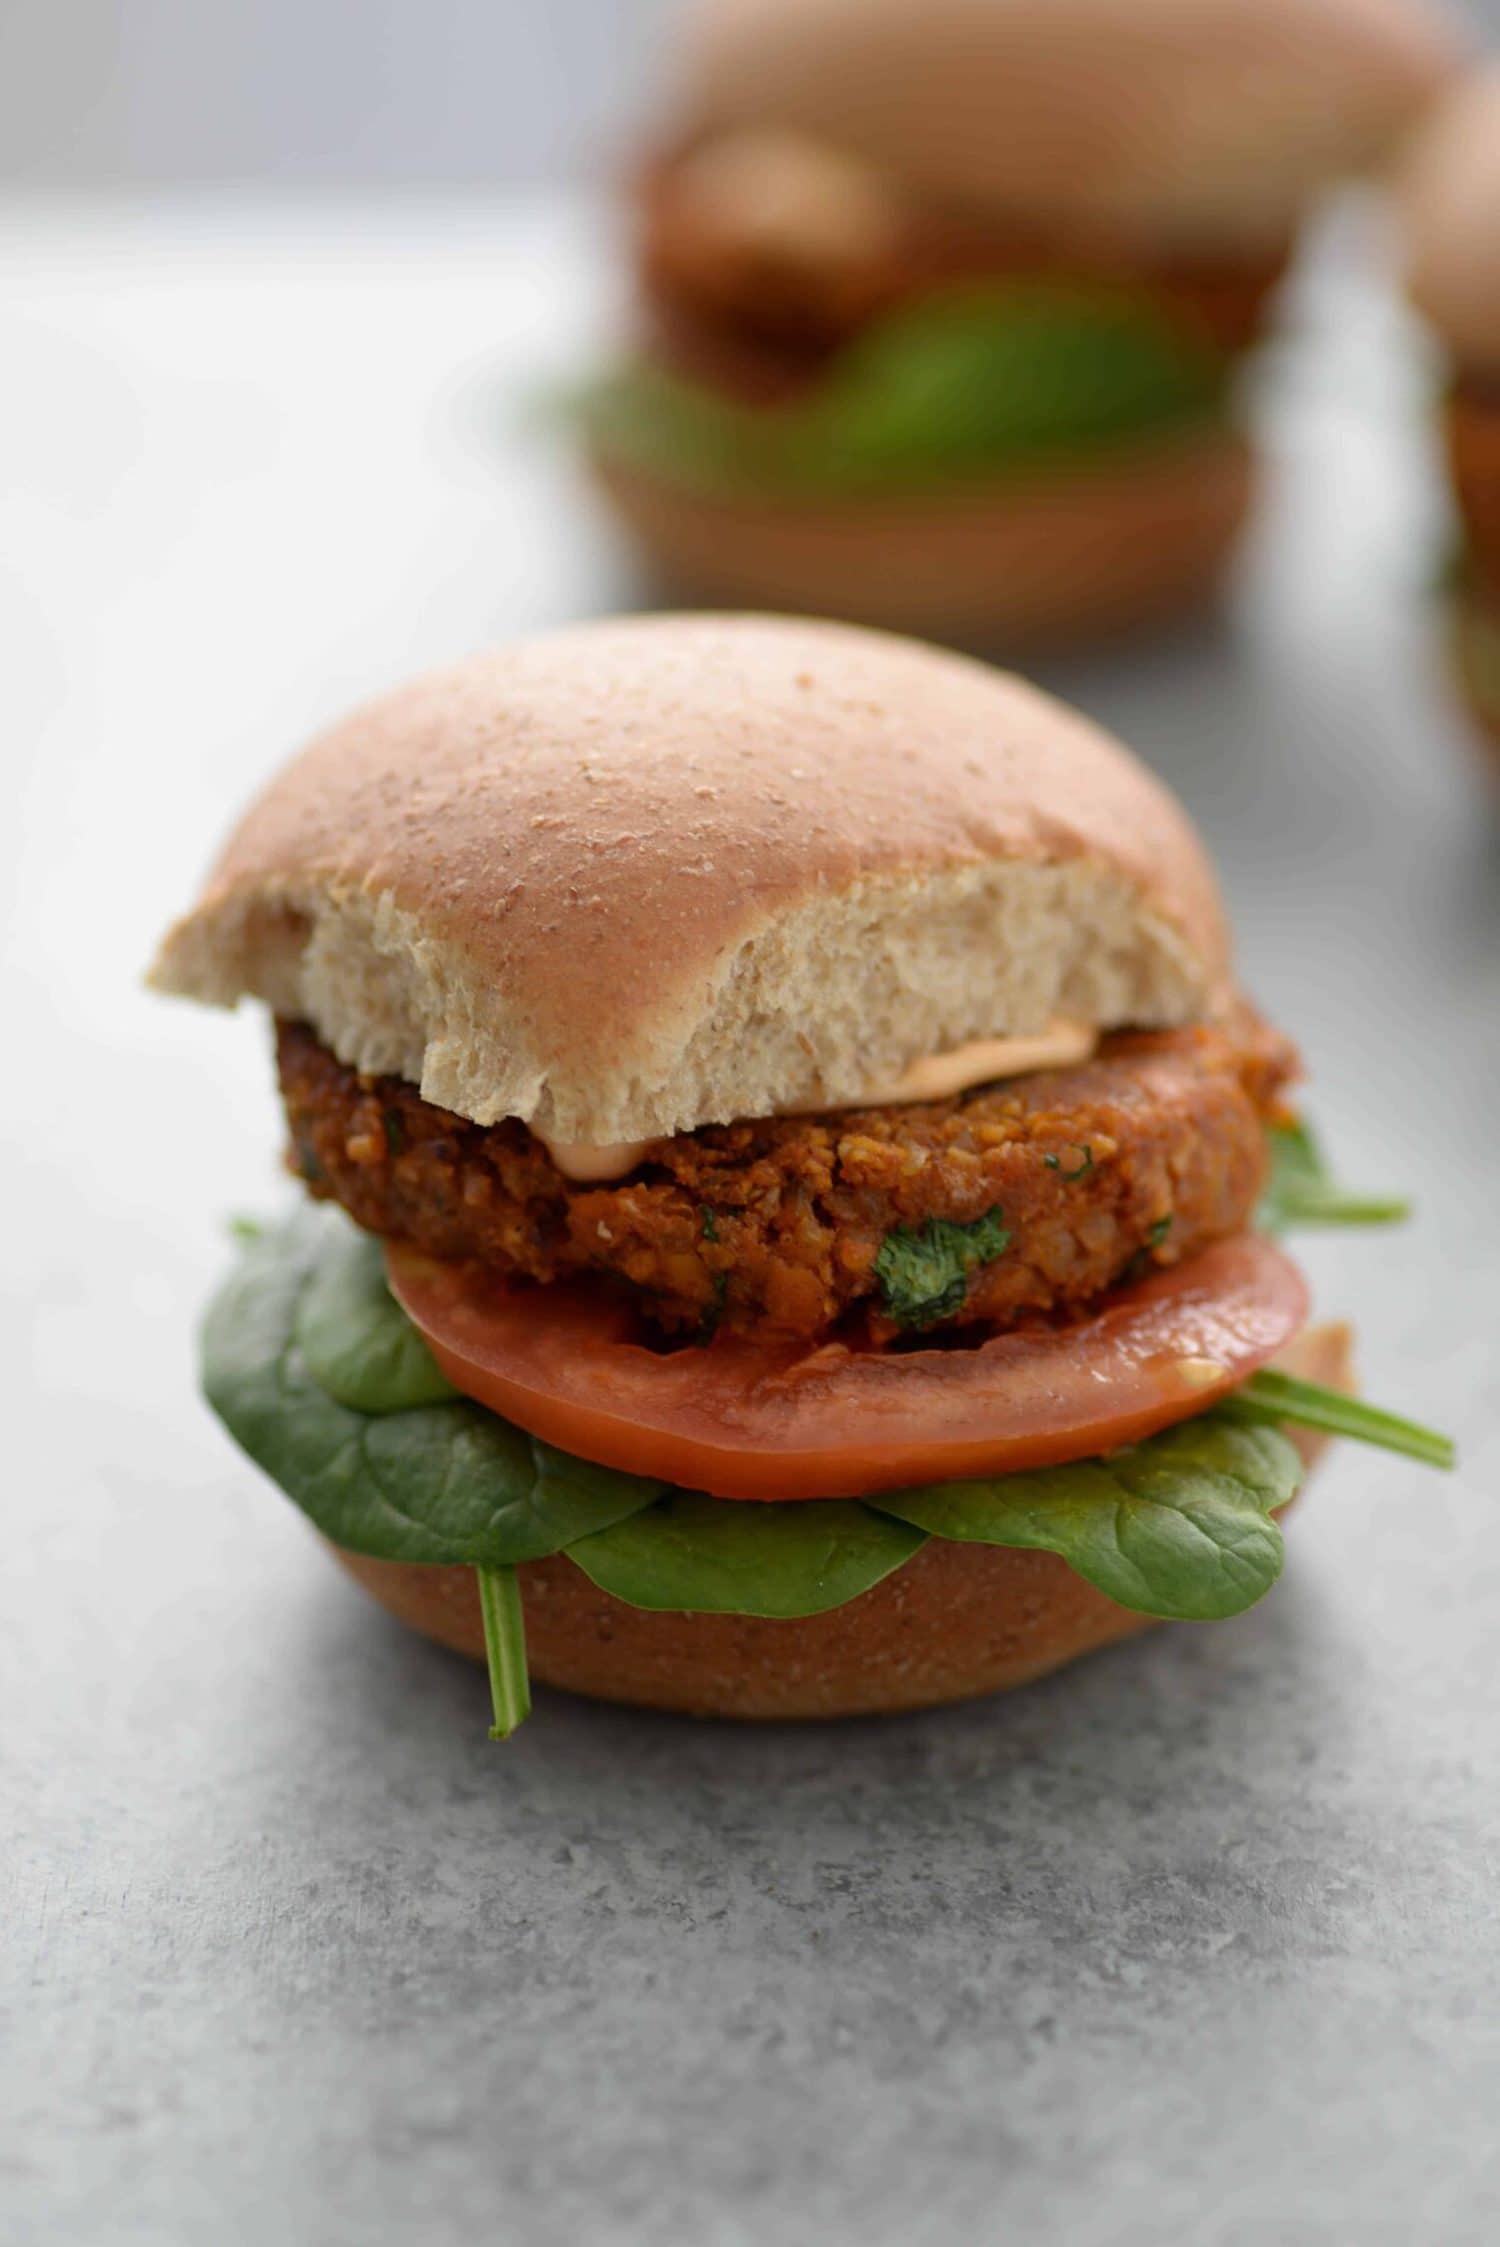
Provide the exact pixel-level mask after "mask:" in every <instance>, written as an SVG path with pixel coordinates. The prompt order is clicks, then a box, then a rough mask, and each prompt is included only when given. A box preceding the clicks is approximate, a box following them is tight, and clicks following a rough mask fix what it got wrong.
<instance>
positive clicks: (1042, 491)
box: [593, 431, 1254, 652]
mask: <svg viewBox="0 0 1500 2247" xmlns="http://www.w3.org/2000/svg"><path fill="white" fill-rule="evenodd" d="M593 466H594V473H595V475H596V477H597V479H598V481H599V483H600V485H601V486H602V488H603V490H604V492H605V494H606V496H607V497H608V498H609V500H610V501H611V502H612V503H613V505H614V507H615V510H616V512H617V513H618V514H619V515H620V517H621V518H622V520H623V521H624V522H625V523H626V525H627V526H628V528H629V530H630V532H631V534H632V536H633V537H634V538H635V540H636V541H637V543H638V544H639V546H640V547H641V549H642V551H643V552H644V553H645V554H646V555H647V556H648V557H649V558H650V560H651V562H652V563H653V564H654V565H655V567H656V568H657V569H659V570H660V571H661V572H662V574H663V576H664V577H665V579H666V581H667V583H668V584H669V585H671V586H672V587H674V588H676V589H678V590H679V591H680V592H681V593H683V594H684V595H693V596H696V597H698V598H701V599H706V600H713V601H723V602H727V603H733V604H735V605H737V606H738V605H741V604H743V605H744V606H746V607H753V608H772V609H784V610H792V611H800V612H803V613H806V614H811V615H821V614H826V613H831V612H835V611H836V612H837V613H838V614H839V615H840V616H845V617H849V618H850V619H852V620H853V621H855V622H857V623H860V624H873V625H881V626H891V627H900V628H903V629H905V630H908V631H913V632H921V633H929V634H931V635H932V636H933V637H934V638H936V639H941V640H954V641H958V642H960V643H967V644H970V645H975V646H999V647H1004V648H1006V649H1007V650H1026V651H1032V652H1034V651H1036V650H1037V649H1049V648H1056V647H1063V646H1066V645H1067V644H1068V643H1069V642H1070V641H1073V640H1094V639H1097V638H1099V637H1101V636H1107V635H1108V634H1110V633H1111V632H1127V631H1131V630H1135V629H1139V628H1141V627H1144V626H1148V625H1151V624H1155V623H1160V622H1163V621H1165V620H1166V619H1168V618H1171V617H1174V616H1179V615H1182V614H1183V613H1184V612H1189V611H1191V610H1192V609H1194V608H1195V607H1198V606H1200V605H1202V604H1203V603H1204V602H1205V601H1206V600H1209V599H1212V597H1213V596H1214V594H1215V593H1216V592H1217V590H1218V589H1219V586H1220V584H1221V581H1222V579H1223V577H1224V575H1225V572H1226V570H1227V569H1228V567H1229V563H1230V561H1231V558H1232V556H1233V553H1234V549H1235V546H1236V544H1237V542H1238V539H1239V536H1240V533H1241V531H1242V529H1243V528H1244V524H1245V520H1246V517H1247V515H1248V513H1249V510H1250V506H1251V501H1252V498H1253V487H1254V473H1253V469H1252V466H1251V458H1250V452H1249V448H1248V447H1247V446H1246V444H1245V442H1244V440H1243V439H1242V438H1240V437H1239V436H1237V435H1235V434H1233V433H1232V432H1230V431H1223V432H1215V433H1213V434H1210V435H1207V436H1204V437H1202V438H1200V439H1198V440H1197V441H1196V442H1187V443H1184V442H1182V441H1181V440H1179V441H1178V442H1176V443H1175V444H1173V445H1172V446H1170V447H1153V448H1151V449H1146V450H1141V451H1134V452H1131V453H1130V454H1128V455H1127V456H1124V457H1120V458H1116V459H1113V460H1110V461H1107V462H1104V463H1101V464H1099V465H1097V466H1094V467H1091V468H1080V469H1078V470H1076V471H1075V472H1073V473H1072V474H1070V475H1068V476H1066V477H1060V478H1056V479H1054V480H1052V481H1050V482H1037V483H1034V484H1023V485H1019V486H1017V487H1014V488H1010V489H1007V490H1005V491H1004V492H995V491H989V492H985V491H977V492H976V491H972V490H970V491H964V492H962V493H957V494H944V495H941V496H925V497H922V496H919V497H903V498H899V499H889V500H864V501H860V502H846V503H845V504H843V505H842V506H841V505H838V504H824V505H821V506H789V505H787V504H786V503H785V502H777V501H775V500H766V501H763V502H758V501H755V500H753V499H743V498H732V499H719V498H713V497H709V496H705V495H704V494H702V493H699V492H693V491H688V490H685V489H684V488H682V487H681V486H679V485H672V484H666V483H663V482H661V481H659V480H657V479H654V478H652V477H649V476H645V475H642V474H640V473H639V472H638V471H636V470H634V469H632V468H627V467H623V466H621V465H620V464H618V463H616V462H612V461H608V460H605V459H603V458H599V457H596V459H595V461H594V464H593Z"/></svg>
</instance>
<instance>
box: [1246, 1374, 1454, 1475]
mask: <svg viewBox="0 0 1500 2247" xmlns="http://www.w3.org/2000/svg"><path fill="white" fill-rule="evenodd" d="M1218 1409H1219V1411H1220V1412H1222V1413H1223V1414H1225V1415H1226V1417H1227V1418H1229V1419H1231V1420H1237V1421H1239V1422H1241V1423H1242V1424H1243V1425H1245V1426H1247V1427H1249V1426H1256V1427H1264V1426H1285V1425H1286V1424H1287V1423H1288V1422H1290V1423H1291V1424H1292V1426H1294V1427H1298V1428H1317V1429H1320V1430H1321V1431H1322V1432H1323V1434H1325V1435H1330V1436H1347V1437H1349V1438H1350V1440H1351V1441H1352V1442H1354V1443H1372V1444H1375V1445H1377V1446H1378V1447H1379V1448H1380V1449H1381V1450H1383V1451H1399V1452H1400V1453H1401V1454H1402V1456H1403V1457H1404V1458H1407V1459H1420V1460H1421V1461H1422V1464H1423V1465H1424V1466H1427V1467H1451V1466H1453V1465H1454V1463H1455V1460H1456V1456H1457V1455H1456V1453H1455V1451H1454V1447H1453V1439H1452V1437H1451V1436H1445V1435H1440V1434H1439V1433H1438V1431H1437V1429H1436V1428H1424V1427H1423V1425H1422V1423H1421V1421H1420V1420H1403V1419H1402V1418H1401V1417H1400V1415H1399V1414H1397V1413H1394V1412H1384V1411H1382V1410H1381V1408H1380V1406H1379V1405H1374V1404H1366V1403H1365V1401H1364V1398H1363V1397H1351V1396H1349V1395H1347V1394H1346V1393H1345V1391H1344V1390H1342V1389H1326V1388H1324V1386H1323V1384H1322V1382H1321V1381H1301V1380H1298V1379H1297V1378H1296V1376H1295V1375H1293V1374H1290V1373H1279V1372H1278V1371H1277V1369H1276V1368H1275V1366H1266V1367H1265V1368H1264V1369H1263V1370H1262V1371H1261V1372H1259V1373H1252V1374H1251V1376H1250V1378H1249V1380H1248V1381H1245V1382H1242V1383H1241V1385H1240V1387H1239V1388H1237V1389H1236V1390H1235V1391H1234V1393H1233V1394H1232V1395H1231V1396H1227V1397H1225V1398H1224V1399H1223V1401H1222V1402H1221V1404H1220V1405H1219V1407H1218Z"/></svg>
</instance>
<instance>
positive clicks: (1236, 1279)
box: [387, 1234, 1307, 1499]
mask: <svg viewBox="0 0 1500 2247" xmlns="http://www.w3.org/2000/svg"><path fill="white" fill-rule="evenodd" d="M387 1263H388V1267H389V1271H390V1280H391V1286H392V1288H393V1290H394V1291H395V1294H396V1298H397V1300H398V1302H400V1304H401V1305H402V1307H403V1309H404V1310H405V1311H406V1312H407V1314H408V1316H409V1317H410V1318H411V1319H412V1320H413V1321H414V1322H415V1323H416V1325H417V1326H418V1327H420V1329H421V1331H422V1333H423V1334H424V1335H425V1336H426V1338H427V1341H428V1344H429V1346H430V1347H431V1349H432V1352H433V1355H434V1356H435V1357H436V1359H437V1361H438V1363H439V1365H440V1366H441V1367H442V1369H443V1371H444V1372H445V1373H446V1374H447V1376H448V1378H449V1380H450V1381H452V1382H453V1384H454V1385H455V1387H457V1388H459V1389H462V1390H463V1391H464V1392H465V1393H466V1394H467V1395H468V1396H471V1397H473V1398H475V1399H476V1400H477V1401H478V1402H479V1403H480V1404H484V1405H488V1406H489V1407H490V1409H491V1410H492V1411H495V1412H498V1413H500V1414H501V1415H502V1417H503V1418H505V1419H507V1420H511V1421H513V1422H514V1423H515V1424H516V1426H518V1427H521V1428H525V1429H527V1430H529V1431H530V1433H531V1434H533V1435H537V1436H541V1437H542V1438H543V1439H544V1441H546V1442H548V1443H552V1444H556V1445H557V1446H558V1448H559V1449H560V1450H564V1451H569V1452H572V1453H573V1455H574V1456H575V1457H577V1458H581V1459H592V1460H595V1461H597V1462H598V1463H599V1464H600V1465H601V1466H606V1467H619V1468H623V1469H624V1470H626V1471H627V1472H628V1473H631V1474H639V1475H649V1476H652V1477H655V1478H657V1479H659V1480H661V1481H664V1482H672V1483H679V1484H681V1485H683V1486H684V1487H685V1488H687V1489H689V1490H707V1491H710V1492H712V1494H713V1495H714V1496H715V1497H718V1498H759V1499H781V1498H857V1497H861V1496H863V1495H865V1494H866V1493H868V1492H870V1491H876V1490H897V1489H900V1488H902V1487H903V1486H904V1485H907V1484H911V1483H922V1482H955V1481H958V1480H959V1479H960V1478H961V1477H964V1476H970V1475H988V1474H1005V1473H1009V1472H1013V1471H1015V1470H1017V1469H1019V1468H1022V1467H1040V1466H1050V1465H1055V1464H1057V1463H1058V1462H1060V1461H1062V1460H1066V1459H1086V1458H1091V1457H1093V1456H1094V1455H1095V1454H1097V1453H1099V1452H1103V1451H1109V1450H1112V1449H1113V1448H1114V1447H1115V1446H1116V1445H1117V1444H1122V1443H1132V1442H1134V1441H1136V1440H1137V1439H1138V1438H1139V1437H1141V1436H1146V1435H1150V1434H1151V1433H1152V1432H1153V1430H1155V1429H1157V1428H1164V1427H1167V1426H1169V1425H1170V1424H1171V1423H1172V1422H1173V1421H1174V1420H1186V1419H1188V1418H1190V1417H1191V1416H1192V1414H1194V1413H1197V1412H1202V1411H1205V1410H1206V1409H1207V1407H1208V1406H1209V1405H1211V1404H1212V1403H1213V1401H1214V1399H1215V1398H1216V1397H1218V1396H1221V1395H1223V1394H1224V1393H1225V1391H1226V1390H1229V1389H1232V1388H1234V1387H1236V1386H1237V1385H1238V1384H1239V1383H1240V1382H1241V1381H1244V1380H1245V1379H1246V1378H1247V1377H1248V1376H1249V1375H1250V1374H1251V1373H1253V1372H1254V1371H1255V1369H1256V1367H1257V1366H1260V1365H1264V1364H1265V1363H1266V1361H1267V1359H1269V1358H1271V1357H1273V1356H1274V1355H1275V1353H1276V1352H1277V1351H1278V1350H1279V1349H1281V1348H1282V1347H1283V1345H1284V1344H1285V1343H1287V1342H1288V1341H1290V1340H1291V1338H1292V1336H1293V1335H1294V1334H1296V1333H1297V1331H1298V1330H1299V1328H1300V1327H1301V1326H1302V1325H1303V1323H1304V1321H1305V1319H1306V1316H1307V1289H1306V1285H1305V1283H1304V1281H1303V1279H1302V1275H1301V1274H1300V1272H1299V1271H1298V1270H1297V1268H1296V1266H1295V1265H1294V1264H1292V1263H1290V1262H1289V1261H1288V1259H1287V1258H1286V1257H1285V1256H1284V1255H1283V1254H1282V1253H1281V1251H1280V1250H1279V1249H1278V1248H1276V1247H1274V1246H1273V1245H1272V1243H1271V1242H1270V1241H1268V1240H1264V1239H1262V1238H1261V1237H1260V1235H1258V1234H1244V1235H1242V1236H1240V1237H1239V1238H1237V1239H1234V1240H1228V1241H1220V1242H1218V1243H1217V1244H1216V1245H1215V1246H1214V1247H1212V1248H1209V1249H1205V1250H1204V1251H1203V1253H1202V1254H1201V1255H1199V1256H1195V1257H1193V1258H1192V1259H1190V1260H1189V1261H1188V1262H1187V1263H1185V1264H1181V1265H1177V1266H1174V1267H1172V1268H1170V1269H1168V1270H1163V1271H1158V1272H1154V1273H1152V1275H1151V1276H1150V1277H1149V1278H1147V1279H1144V1280H1140V1281H1138V1282H1137V1283H1136V1284H1135V1285H1133V1286H1130V1287H1124V1288H1120V1289H1118V1290H1117V1291H1116V1292H1115V1293H1114V1294H1113V1295H1112V1296H1110V1297H1108V1298H1107V1299H1106V1300H1105V1301H1104V1302H1103V1303H1102V1304H1101V1305H1100V1307H1099V1308H1098V1309H1096V1310H1095V1311H1093V1312H1092V1313H1091V1314H1090V1315H1089V1316H1088V1317H1086V1318H1083V1319H1080V1320H1078V1321H1077V1323H1076V1324H1074V1325H1072V1326H1067V1327H1059V1328H1046V1329H1040V1330H1037V1331H1033V1332H1023V1333H1015V1334H999V1335H994V1336H992V1337H991V1338H990V1339H989V1340H988V1341H984V1342H980V1343H979V1344H977V1346H972V1347H950V1348H947V1349H916V1350H899V1351H889V1350H875V1349H853V1348H850V1347H849V1346H847V1345H846V1344H844V1343H842V1342H826V1343H823V1344H821V1345H819V1346H817V1347H814V1348H809V1347H807V1346H806V1345H805V1344H799V1343H795V1342H793V1343H770V1342H767V1343H760V1342H755V1341H750V1340H743V1339H740V1338H738V1337H735V1336H724V1337H721V1338H719V1339H717V1340H715V1341H713V1342H710V1343H709V1344H707V1346H706V1347H704V1346H695V1345H687V1346H685V1347H683V1348H681V1349H677V1350H672V1351H669V1352H666V1353H662V1352H660V1351H657V1350H652V1349H649V1348H647V1347H646V1346H645V1344H643V1343H642V1342H641V1341H640V1340H639V1338H638V1337H639V1333H640V1328H639V1325H638V1322H637V1319H636V1315H635V1313H634V1311H633V1309H632V1308H631V1306H630V1305H629V1303H628V1302H626V1301H625V1300H623V1299H622V1298H620V1297H619V1296H616V1295H614V1294H611V1293H610V1292H609V1291H608V1290H606V1289H604V1288H600V1287H591V1286H589V1285H588V1284H587V1283H586V1282H580V1283H575V1282H568V1283H566V1284H563V1285H558V1286H554V1287H547V1288H535V1287H532V1288H520V1287H510V1286H507V1285H506V1284H505V1283H504V1282H501V1281H496V1280H493V1279H486V1278H485V1277H484V1276H483V1275H476V1274H475V1273H473V1272H472V1271H469V1270H466V1269H464V1268H461V1267H457V1266H454V1265H448V1264H439V1263H435V1262H434V1261H433V1260H432V1259H431V1258H430V1257H426V1256H423V1255H421V1254H419V1253H418V1251H417V1250H415V1249H410V1248H403V1247H399V1246H392V1247H390V1248H388V1250H387Z"/></svg>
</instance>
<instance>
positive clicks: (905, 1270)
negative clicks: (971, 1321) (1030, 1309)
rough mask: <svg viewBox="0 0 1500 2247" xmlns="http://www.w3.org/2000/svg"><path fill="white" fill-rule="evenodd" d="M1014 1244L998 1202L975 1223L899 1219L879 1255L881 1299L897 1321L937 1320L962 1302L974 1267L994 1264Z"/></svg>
mask: <svg viewBox="0 0 1500 2247" xmlns="http://www.w3.org/2000/svg"><path fill="white" fill-rule="evenodd" d="M1009 1246H1010V1234H1009V1233H1008V1232H1007V1231H1006V1229H1005V1225H1004V1223H1003V1221H1002V1217H1001V1212H1000V1210H999V1209H998V1208H996V1209H992V1210H989V1211H988V1212H987V1213H986V1214H985V1215H984V1216H983V1217H979V1218H976V1219H975V1221H974V1223H973V1224H972V1225H953V1224H950V1223H949V1222H948V1220H947V1219H946V1218H943V1217H932V1218H929V1219H928V1221H927V1223H926V1224H925V1225H922V1226H919V1227H918V1228H917V1229H916V1230H915V1231H911V1230H910V1229H908V1227H906V1226H905V1225H898V1226H897V1228H896V1230H895V1231H894V1232H893V1233H887V1234H886V1236H885V1239H884V1240H883V1241H882V1242H881V1244H880V1253H879V1255H878V1256H877V1257H876V1259H875V1277H876V1278H877V1279H878V1280H879V1282H880V1294H881V1299H882V1301H883V1302H884V1304H885V1307H886V1310H887V1311H888V1312H889V1313H890V1315H891V1317H892V1318H893V1319H894V1320H895V1322H896V1324H897V1325H898V1326H908V1327H924V1326H936V1324H937V1323H938V1321H939V1320H940V1319H946V1318H951V1317H952V1315H953V1313H954V1312H955V1311H956V1310H958V1308H959V1307H960V1305H961V1304H962V1302H963V1299H964V1296H965V1293H966V1292H967V1289H968V1283H969V1274H970V1272H973V1271H977V1270H978V1268H979V1266H980V1265H981V1264H993V1262H994V1261H995V1258H996V1257H997V1256H1003V1255H1004V1253H1005V1251H1006V1249H1007V1248H1008V1247H1009Z"/></svg>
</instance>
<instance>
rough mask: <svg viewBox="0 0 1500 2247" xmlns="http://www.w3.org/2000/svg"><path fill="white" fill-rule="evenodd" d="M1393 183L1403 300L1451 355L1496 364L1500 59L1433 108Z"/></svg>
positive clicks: (1499, 332) (1499, 354) (1499, 365)
mask: <svg viewBox="0 0 1500 2247" xmlns="http://www.w3.org/2000/svg"><path fill="white" fill-rule="evenodd" d="M1402 186H1403V198H1402V202H1403V215H1404V219H1405V225H1406V235H1407V273H1408V279H1409V283H1410V287H1411V293H1412V297H1413V299H1414V300H1415V302H1416V304H1417V306H1418V307H1419V309H1420V310H1421V311H1422V312H1424V313H1425V314H1426V316H1427V318H1428V319H1429V320H1430V321H1431V322H1432V324H1433V326H1434V327H1435V328H1436V329H1437V330H1438V332H1439V333H1440V334H1441V335H1442V337H1443V338H1444V340H1445V341H1446V342H1447V343H1448V344H1449V346H1450V347H1451V349H1452V350H1453V352H1454V354H1455V356H1456V357H1457V358H1458V360H1459V361H1460V363H1461V364H1463V365H1464V366H1472V367H1476V368H1482V369H1484V370H1486V371H1490V370H1493V371H1496V372H1500V67H1493V68H1491V69H1488V70H1485V71H1481V72H1478V73H1477V74H1476V75H1475V76H1474V77H1473V78H1471V79H1469V80H1468V81H1467V82H1466V83H1465V84H1464V85H1463V86H1462V87H1460V88H1459V90H1458V91H1457V92H1456V93H1455V94H1454V95H1453V96H1452V97H1451V99H1449V100H1448V101H1446V102H1444V103H1443V105H1442V107H1441V108H1440V109H1439V110H1438V111H1436V112H1435V114H1434V115H1433V117H1432V118H1431V119H1430V120H1429V122H1428V123H1427V125H1426V126H1425V127H1424V129H1423V131H1422V132H1421V133H1420V134H1419V136H1418V138H1417V140H1416V142H1415V144H1414V146H1413V148H1412V151H1411V155H1410V159H1409V161H1408V164H1407V166H1406V171H1405V177H1404V179H1403V182H1402Z"/></svg>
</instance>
